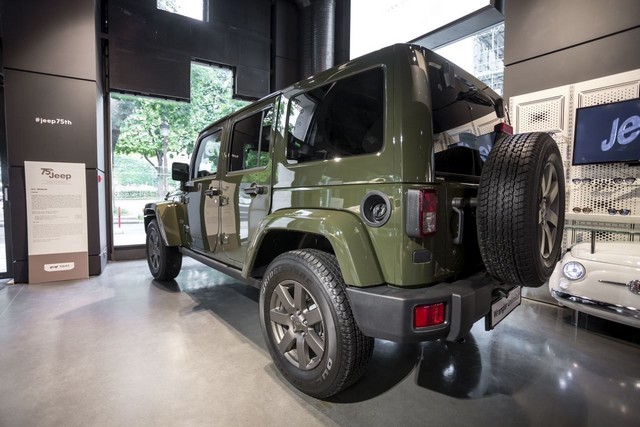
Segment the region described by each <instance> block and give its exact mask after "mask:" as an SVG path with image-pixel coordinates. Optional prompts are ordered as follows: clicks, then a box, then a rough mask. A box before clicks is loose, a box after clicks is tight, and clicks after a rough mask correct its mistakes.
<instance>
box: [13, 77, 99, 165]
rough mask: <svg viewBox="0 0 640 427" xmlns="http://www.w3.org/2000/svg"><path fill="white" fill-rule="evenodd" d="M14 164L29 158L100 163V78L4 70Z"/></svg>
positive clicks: (91, 163) (19, 163) (20, 163)
mask: <svg viewBox="0 0 640 427" xmlns="http://www.w3.org/2000/svg"><path fill="white" fill-rule="evenodd" d="M5 102H6V108H7V112H6V125H7V140H8V141H9V144H8V154H9V165H10V166H24V161H25V160H31V161H52V162H71V163H85V164H86V166H87V168H92V169H96V168H98V166H99V165H98V144H97V142H96V137H97V124H96V83H95V82H92V81H86V80H77V79H69V78H64V77H57V76H49V75H45V74H35V73H27V72H23V71H15V70H5Z"/></svg>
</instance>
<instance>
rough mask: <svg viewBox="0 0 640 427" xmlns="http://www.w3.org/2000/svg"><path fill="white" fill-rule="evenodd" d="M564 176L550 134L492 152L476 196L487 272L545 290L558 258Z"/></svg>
mask: <svg viewBox="0 0 640 427" xmlns="http://www.w3.org/2000/svg"><path fill="white" fill-rule="evenodd" d="M564 190H565V189H564V173H563V167H562V158H561V157H560V151H559V150H558V146H557V145H556V143H555V141H554V140H553V139H552V138H551V137H550V136H549V135H548V134H546V133H530V134H521V135H513V136H509V137H507V138H505V139H503V140H501V141H499V142H498V143H497V144H496V145H495V146H494V147H493V150H491V153H490V155H489V158H488V159H487V162H486V164H485V165H484V168H483V170H482V176H481V178H480V188H479V191H478V210H477V215H478V216H477V222H478V238H479V244H480V252H481V254H482V260H483V261H484V264H485V266H486V268H487V271H488V272H489V273H490V274H491V275H492V276H494V277H495V278H497V279H498V280H501V281H504V282H507V283H512V284H517V285H520V286H530V287H537V286H540V285H542V284H543V283H544V282H545V281H546V280H547V279H548V278H549V276H551V273H552V272H553V268H554V266H555V264H556V261H557V260H558V258H559V256H560V248H561V246H562V232H563V227H564V209H565V193H564Z"/></svg>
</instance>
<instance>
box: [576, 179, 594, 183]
mask: <svg viewBox="0 0 640 427" xmlns="http://www.w3.org/2000/svg"><path fill="white" fill-rule="evenodd" d="M592 181H593V179H591V178H573V179H572V180H571V182H573V183H574V184H580V183H583V184H591V182H592Z"/></svg>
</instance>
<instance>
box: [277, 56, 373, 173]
mask: <svg viewBox="0 0 640 427" xmlns="http://www.w3.org/2000/svg"><path fill="white" fill-rule="evenodd" d="M384 87H385V84H384V71H383V70H382V69H381V68H376V69H373V70H369V71H365V72H363V73H360V74H358V75H355V76H352V77H349V78H345V79H343V80H339V81H338V82H335V83H331V84H328V85H325V86H322V87H320V88H317V89H314V90H312V91H309V92H306V93H303V94H301V95H298V96H296V97H295V98H293V99H292V100H291V102H290V103H289V114H288V116H289V121H288V124H287V131H288V138H287V159H288V160H289V163H298V162H304V161H310V160H324V159H333V158H336V157H349V156H357V155H361V154H369V153H376V152H378V151H380V150H381V149H382V147H383V142H384Z"/></svg>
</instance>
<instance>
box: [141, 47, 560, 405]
mask: <svg viewBox="0 0 640 427" xmlns="http://www.w3.org/2000/svg"><path fill="white" fill-rule="evenodd" d="M503 117H504V106H503V101H502V99H501V98H500V97H499V96H498V95H497V94H496V93H495V92H493V91H492V90H491V89H489V88H488V87H487V86H486V85H485V84H483V83H482V82H480V81H479V80H477V79H476V78H474V77H473V76H471V75H470V74H469V73H467V72H465V71H464V70H462V69H460V68H459V67H457V66H455V65H454V64H452V63H450V62H448V61H447V60H446V59H444V58H442V57H440V56H438V55H437V54H435V53H433V52H431V51H429V50H427V49H425V48H422V47H420V46H415V45H405V44H398V45H394V46H390V47H388V48H385V49H382V50H379V51H377V52H373V53H371V54H368V55H365V56H363V57H360V58H358V59H355V60H353V61H351V62H349V63H347V64H344V65H341V66H338V67H335V68H332V69H329V70H326V71H323V72H321V73H319V74H317V75H315V76H312V77H309V78H308V79H306V80H303V81H301V82H299V83H297V84H295V85H293V86H291V87H289V88H286V89H284V90H281V91H279V92H277V93H275V94H272V95H270V96H267V97H266V98H264V99H262V100H260V101H257V102H255V103H253V104H252V105H250V106H248V107H246V108H243V109H242V110H240V111H238V112H236V113H234V114H232V115H230V116H228V117H225V118H223V119H221V120H219V121H217V122H215V123H213V124H212V125H211V126H209V127H208V128H206V129H205V130H204V131H203V132H202V133H201V134H200V136H199V137H198V141H197V144H196V146H195V151H194V155H193V157H192V159H191V163H190V164H189V165H187V164H180V163H174V165H173V167H172V176H173V179H174V180H177V181H180V183H181V184H180V191H179V192H177V193H176V194H173V195H171V196H168V197H167V200H166V201H163V202H159V203H155V204H149V205H147V206H146V207H145V227H146V231H147V260H148V264H149V268H150V270H151V274H152V275H153V277H154V278H156V279H158V280H169V279H173V278H174V277H176V276H177V274H178V273H179V271H180V267H181V263H182V255H187V256H189V257H191V258H194V259H196V260H198V261H201V262H202V263H203V264H206V265H208V266H211V267H213V268H215V269H217V270H220V271H222V272H223V273H226V274H228V275H230V276H232V277H235V278H238V279H239V280H242V281H244V282H246V283H248V284H250V285H253V286H255V287H257V288H259V289H261V293H260V319H261V326H262V331H263V334H264V337H265V340H266V342H267V346H268V348H269V350H270V352H271V355H272V357H273V361H274V363H275V365H276V366H277V368H278V369H279V370H280V372H281V373H282V375H283V376H284V377H285V378H286V379H287V380H288V381H289V382H291V384H293V385H294V386H295V387H297V388H298V389H300V390H302V391H303V392H305V393H307V394H309V395H311V396H315V397H328V396H331V395H333V394H335V393H338V392H339V391H341V390H343V389H344V388H345V387H348V386H349V385H350V384H352V383H354V382H355V381H356V380H357V379H358V378H359V377H360V376H361V375H362V374H363V372H364V371H365V369H366V366H367V362H368V361H369V359H370V357H371V354H372V351H373V345H374V338H381V339H385V340H392V341H398V342H419V341H427V340H437V339H446V340H458V339H460V338H462V337H464V336H465V334H467V333H468V332H469V331H470V329H471V327H472V325H473V324H474V323H475V322H476V321H477V320H479V319H481V318H485V323H486V327H487V329H491V328H493V326H494V325H495V324H496V323H497V322H499V321H500V320H502V318H504V317H505V316H506V315H507V314H509V312H510V311H511V310H513V309H514V308H515V307H516V306H517V305H518V304H519V303H520V289H521V287H522V286H532V287H536V286H540V285H541V284H542V283H543V282H545V281H546V280H547V278H548V277H549V276H550V275H551V272H552V271H553V268H554V265H555V263H556V261H557V260H558V258H559V252H560V247H561V240H562V229H563V223H564V202H565V196H564V177H563V164H562V159H561V156H560V152H559V150H558V148H557V145H556V144H555V142H554V140H553V139H552V138H551V137H550V136H549V135H547V134H543V133H532V134H522V135H508V133H509V132H508V129H509V126H508V125H506V124H505V123H503V122H504V120H503Z"/></svg>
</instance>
